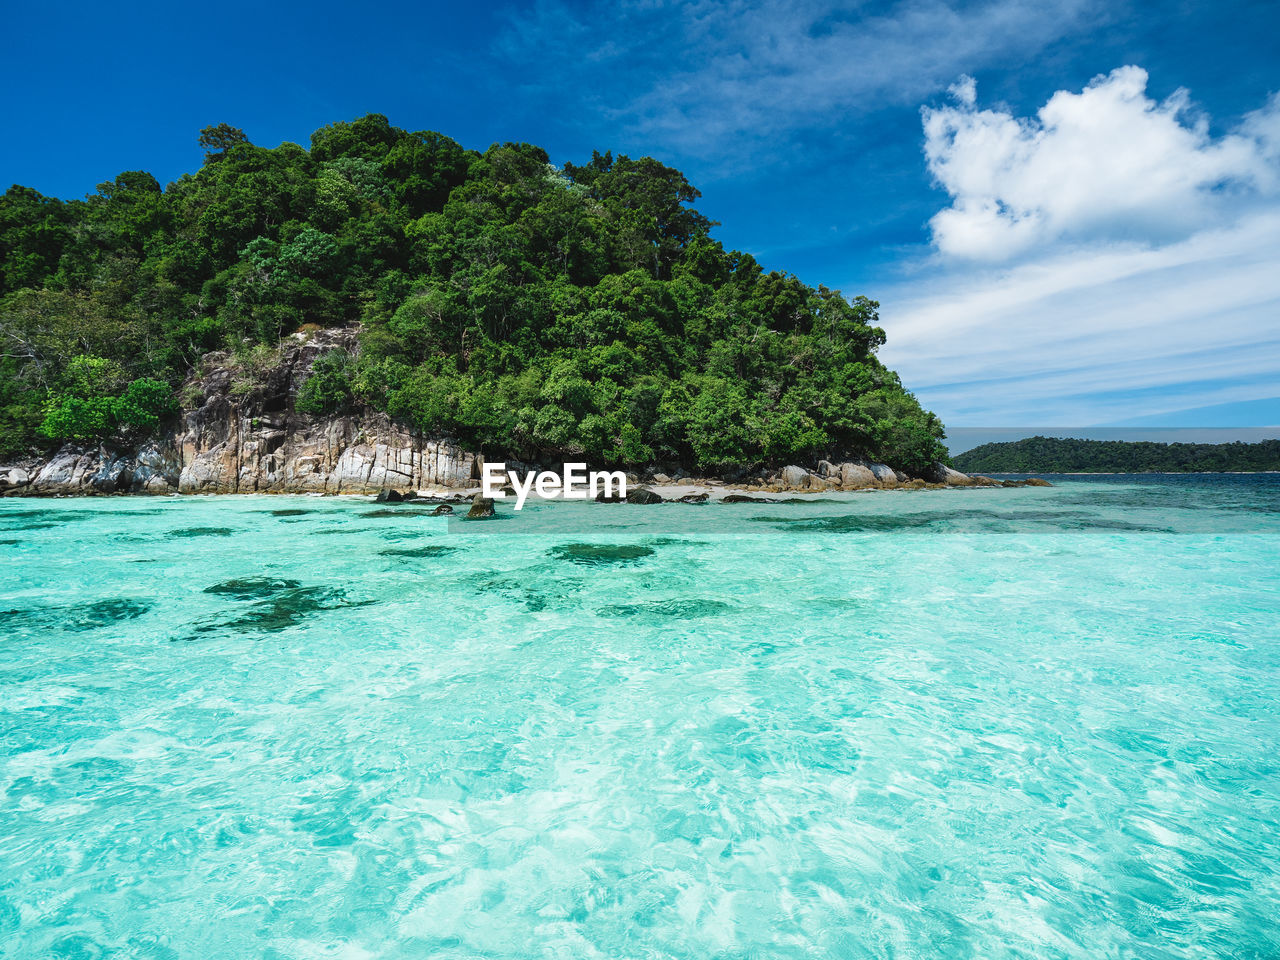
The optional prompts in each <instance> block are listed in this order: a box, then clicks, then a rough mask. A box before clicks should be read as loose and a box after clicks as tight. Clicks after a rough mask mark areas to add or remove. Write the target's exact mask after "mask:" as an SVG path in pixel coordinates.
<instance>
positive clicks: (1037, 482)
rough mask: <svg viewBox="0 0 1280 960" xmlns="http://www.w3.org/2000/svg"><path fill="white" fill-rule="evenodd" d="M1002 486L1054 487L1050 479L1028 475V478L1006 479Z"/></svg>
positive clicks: (1001, 483)
mask: <svg viewBox="0 0 1280 960" xmlns="http://www.w3.org/2000/svg"><path fill="white" fill-rule="evenodd" d="M1000 486H1002V487H1052V486H1053V484H1052V483H1050V482H1049V481H1048V480H1041V479H1040V478H1039V477H1028V478H1027V479H1026V480H1004V481H1001V482H1000Z"/></svg>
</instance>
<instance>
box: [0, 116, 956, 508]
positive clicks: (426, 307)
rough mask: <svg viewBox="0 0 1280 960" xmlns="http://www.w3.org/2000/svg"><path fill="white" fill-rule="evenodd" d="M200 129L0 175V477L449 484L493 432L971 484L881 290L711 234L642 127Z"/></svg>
mask: <svg viewBox="0 0 1280 960" xmlns="http://www.w3.org/2000/svg"><path fill="white" fill-rule="evenodd" d="M199 142H200V145H201V146H202V147H203V148H204V150H205V156H204V161H203V164H202V165H201V166H200V168H199V169H198V170H197V171H196V172H194V173H190V174H186V175H183V176H182V177H180V178H179V179H178V180H177V181H175V182H173V183H170V184H169V185H168V186H167V187H161V185H160V183H159V182H158V181H157V180H156V179H155V177H153V176H152V175H150V174H149V173H145V172H141V171H128V172H124V173H121V174H120V175H118V176H117V177H115V178H114V179H113V180H110V181H107V182H104V183H102V184H100V185H99V186H98V188H97V191H96V192H95V193H94V194H92V195H90V196H88V197H86V198H85V199H83V200H68V201H63V200H59V199H55V198H51V197H46V196H42V195H41V194H39V193H37V192H36V191H35V190H33V189H30V188H27V187H20V186H14V187H12V188H10V189H9V190H8V191H7V192H6V193H5V194H4V196H3V198H0V336H3V339H4V342H5V351H4V354H3V358H2V359H0V465H3V466H0V488H3V491H4V492H6V493H22V492H44V493H80V492H86V493H87V492H115V493H124V492H135V493H165V492H174V491H182V492H262V491H269V492H291V491H316V490H319V491H321V492H355V491H361V490H377V489H380V488H405V489H414V488H418V487H423V486H431V485H437V484H438V485H443V486H455V487H457V486H467V485H468V484H470V483H472V482H473V481H475V480H476V478H477V477H478V475H479V465H480V464H481V463H483V462H484V460H485V459H486V458H488V459H492V460H503V461H509V462H512V463H517V464H527V465H538V464H552V465H555V464H560V463H563V462H567V461H582V462H586V463H589V464H592V465H594V466H599V467H601V468H608V469H622V470H626V471H629V472H631V473H633V474H636V475H638V476H643V477H650V476H657V475H669V476H672V477H679V476H684V477H694V478H715V479H719V480H721V481H727V482H733V483H741V484H746V485H751V484H755V485H760V486H774V487H778V488H785V489H796V488H797V486H798V487H799V488H801V489H820V488H825V487H831V486H834V487H846V486H848V487H850V488H854V487H866V486H886V485H887V486H895V487H896V486H903V485H912V484H914V483H916V482H917V481H918V484H919V485H947V484H950V485H958V484H959V485H963V484H964V483H965V482H967V479H968V478H962V477H961V476H960V475H959V474H957V473H956V472H955V471H953V470H951V469H950V467H949V462H948V458H947V453H946V449H945V447H944V446H943V444H942V439H943V437H944V435H945V434H944V430H943V424H942V423H941V421H940V420H939V419H938V417H936V416H935V415H934V414H932V413H931V412H929V411H928V410H925V409H924V408H923V407H922V406H921V405H920V403H919V402H918V401H917V399H916V398H915V397H914V396H913V395H912V394H911V392H910V391H908V390H907V389H906V388H905V387H904V386H903V384H902V382H901V381H900V380H899V378H898V376H897V375H896V374H895V373H894V372H893V371H892V370H889V369H887V368H886V367H885V366H884V365H883V364H882V363H881V362H880V360H879V359H878V358H877V356H876V351H877V348H878V347H880V346H881V345H882V344H883V343H884V341H885V334H884V331H883V330H882V329H881V328H880V327H879V326H878V325H877V324H878V315H877V308H878V304H877V303H876V302H875V301H874V300H870V299H868V298H866V297H862V296H856V297H846V296H844V295H843V294H842V293H840V292H839V291H837V290H832V289H828V288H826V287H824V286H817V287H813V286H809V285H807V284H805V283H803V282H801V281H800V280H799V279H798V278H796V277H795V276H791V275H789V274H784V273H780V272H778V271H766V270H765V269H764V268H763V267H762V266H761V265H760V264H759V263H757V262H756V260H755V258H754V257H752V256H751V255H750V254H747V253H742V252H739V251H736V250H726V249H725V247H724V246H723V245H722V244H721V243H720V242H719V241H718V240H716V239H715V238H714V237H713V235H712V234H713V228H714V227H715V226H716V224H715V223H714V222H712V221H711V220H710V219H708V218H707V217H706V216H704V215H703V214H701V213H699V212H698V211H697V210H696V209H695V208H694V207H693V206H692V204H693V202H694V201H695V200H697V198H698V197H699V196H700V194H699V192H698V190H696V189H695V188H694V187H693V186H692V185H691V184H690V183H689V181H688V180H687V179H686V178H685V176H684V175H683V174H682V173H680V172H679V171H678V170H675V169H672V168H671V167H668V166H666V165H664V164H662V163H660V162H659V161H657V160H655V159H653V158H651V157H643V158H640V159H632V158H630V157H627V156H617V157H615V156H613V155H612V154H610V153H604V154H600V153H598V152H597V153H593V155H592V156H591V158H590V159H589V160H588V161H586V162H585V163H583V164H580V165H579V164H574V163H566V164H564V165H563V166H555V165H553V164H551V163H550V161H549V157H548V154H547V152H546V151H545V150H543V149H541V148H539V147H536V146H533V145H530V144H526V143H500V144H495V145H493V146H491V147H489V148H488V149H487V150H484V151H482V152H481V151H476V150H470V149H465V148H463V147H462V146H460V145H459V144H458V143H457V142H455V141H454V140H451V139H450V138H448V137H446V136H444V135H442V134H439V133H435V132H431V131H418V132H408V131H405V130H403V129H400V128H398V127H395V126H392V125H391V123H390V122H389V121H388V120H387V118H386V117H384V116H381V115H378V114H370V115H368V116H365V117H361V118H359V119H357V120H354V121H352V122H339V123H334V124H330V125H328V126H325V127H323V128H322V129H320V130H317V131H316V132H315V133H314V134H313V135H312V137H311V140H310V145H309V147H306V148H304V147H302V146H299V145H297V144H293V143H284V144H281V145H280V146H278V147H274V148H267V147H261V146H257V145H255V144H252V143H250V142H249V141H248V139H247V138H246V137H245V135H244V133H243V132H242V131H240V130H238V129H236V128H234V127H231V126H229V125H227V124H220V125H217V126H214V127H208V128H206V129H205V130H203V131H202V132H201V135H200V138H199ZM797 471H799V472H797Z"/></svg>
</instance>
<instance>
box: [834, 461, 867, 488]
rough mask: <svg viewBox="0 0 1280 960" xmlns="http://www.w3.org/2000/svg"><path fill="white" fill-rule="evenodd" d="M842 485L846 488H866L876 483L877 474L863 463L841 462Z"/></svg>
mask: <svg viewBox="0 0 1280 960" xmlns="http://www.w3.org/2000/svg"><path fill="white" fill-rule="evenodd" d="M840 485H841V486H842V487H843V488H844V489H845V490H864V489H866V488H867V487H874V486H875V485H876V475H875V474H874V473H872V472H871V469H870V468H869V467H868V466H867V465H866V464H863V463H842V464H840Z"/></svg>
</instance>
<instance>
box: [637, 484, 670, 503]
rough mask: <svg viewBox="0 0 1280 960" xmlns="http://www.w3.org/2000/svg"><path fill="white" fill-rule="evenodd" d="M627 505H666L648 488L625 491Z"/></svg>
mask: <svg viewBox="0 0 1280 960" xmlns="http://www.w3.org/2000/svg"><path fill="white" fill-rule="evenodd" d="M627 503H666V501H665V500H663V499H662V497H660V496H658V494H656V493H654V492H653V491H652V490H650V489H649V488H648V487H635V488H634V489H631V490H628V491H627Z"/></svg>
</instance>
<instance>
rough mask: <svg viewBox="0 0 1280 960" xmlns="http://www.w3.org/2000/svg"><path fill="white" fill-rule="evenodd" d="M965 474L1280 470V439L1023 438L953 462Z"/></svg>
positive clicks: (992, 445) (984, 447) (977, 450)
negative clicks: (1217, 441) (1252, 440)
mask: <svg viewBox="0 0 1280 960" xmlns="http://www.w3.org/2000/svg"><path fill="white" fill-rule="evenodd" d="M953 459H954V461H955V466H956V468H957V469H959V470H963V471H964V472H966V473H1231V472H1237V471H1241V472H1248V471H1261V470H1280V440H1263V441H1261V442H1260V443H1154V442H1150V441H1127V440H1073V439H1061V438H1057V437H1028V438H1027V439H1025V440H1017V441H1014V442H1010V443H984V444H983V445H982V446H980V447H974V448H973V449H972V450H966V451H965V452H964V453H961V454H957V455H956V456H955V457H954V458H953Z"/></svg>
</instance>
